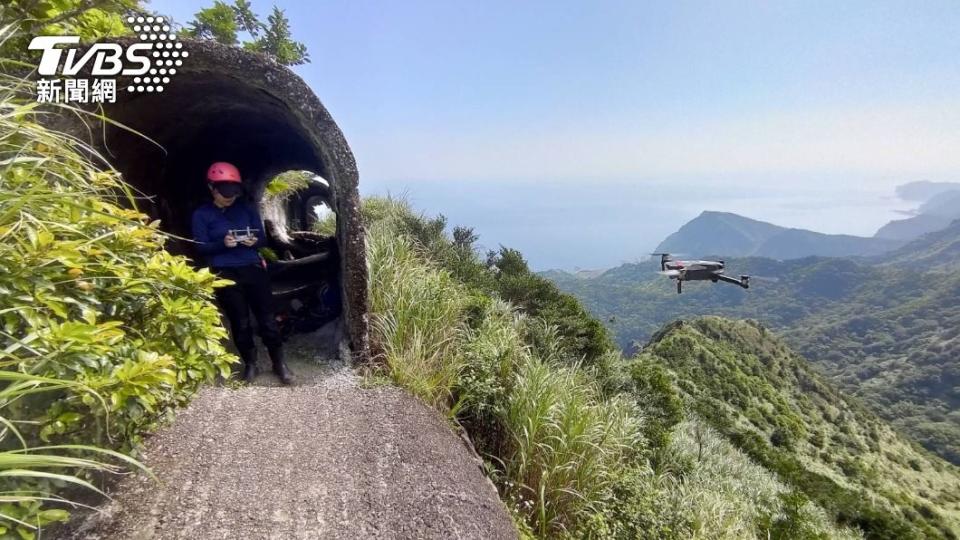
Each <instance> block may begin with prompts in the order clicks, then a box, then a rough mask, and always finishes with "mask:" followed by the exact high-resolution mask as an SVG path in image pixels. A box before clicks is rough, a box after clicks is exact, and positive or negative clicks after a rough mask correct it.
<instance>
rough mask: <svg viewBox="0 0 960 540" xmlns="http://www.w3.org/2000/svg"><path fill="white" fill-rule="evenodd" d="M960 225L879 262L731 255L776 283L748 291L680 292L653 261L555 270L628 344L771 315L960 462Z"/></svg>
mask: <svg viewBox="0 0 960 540" xmlns="http://www.w3.org/2000/svg"><path fill="white" fill-rule="evenodd" d="M958 245H960V223H957V224H954V225H953V226H951V227H950V228H948V229H946V230H944V231H939V232H937V233H931V234H930V235H927V236H925V237H924V238H921V239H919V240H916V241H914V242H912V243H911V244H909V245H908V246H905V247H904V248H902V249H901V250H898V251H897V252H896V254H895V255H896V256H895V257H893V258H892V259H887V258H881V259H878V260H876V261H875V262H871V261H866V260H847V259H829V258H808V259H799V260H793V261H784V262H778V261H773V260H770V259H758V258H754V259H738V260H730V261H727V268H729V269H730V272H731V273H736V274H739V273H744V274H754V275H762V276H772V277H776V278H779V281H778V282H776V283H771V282H763V281H758V282H756V283H755V284H754V285H753V286H752V287H751V288H750V289H749V290H747V291H744V290H741V289H739V288H736V287H728V286H725V285H723V284H719V285H714V284H711V283H690V284H689V286H688V287H685V288H684V292H683V294H682V295H677V294H676V292H675V291H674V289H673V287H671V284H670V283H668V282H667V281H666V280H665V279H664V278H663V277H662V276H659V275H657V274H656V269H657V267H656V264H655V263H654V262H652V261H651V262H647V263H642V264H632V265H624V266H621V267H618V268H614V269H611V270H608V271H607V272H605V273H604V274H603V275H601V276H599V277H596V278H592V279H581V278H577V277H574V276H571V275H561V274H557V273H553V274H551V279H552V280H553V281H554V282H555V283H556V284H557V285H558V286H559V287H560V288H561V289H563V290H565V291H567V292H570V293H572V294H574V295H576V296H577V297H578V298H580V299H581V301H582V302H583V303H584V305H585V306H586V307H587V308H588V309H589V310H590V311H591V313H593V314H594V315H595V316H597V317H598V318H600V319H601V320H603V321H607V322H608V323H609V326H610V328H611V329H612V330H613V332H614V334H615V335H616V339H617V342H618V343H619V344H620V346H621V347H623V348H624V349H626V350H632V349H633V348H634V345H635V344H638V343H643V342H644V341H645V340H647V339H648V338H649V337H650V336H651V335H653V334H654V333H655V332H656V331H657V329H658V328H659V327H660V326H662V325H663V324H666V323H667V322H669V321H671V320H673V319H675V318H678V317H682V318H686V317H697V316H700V315H722V316H726V317H735V318H751V319H757V320H760V321H763V323H764V324H766V325H768V326H770V327H771V328H773V329H775V330H776V331H777V332H779V333H781V334H782V335H783V336H784V339H785V340H786V342H787V343H788V344H790V346H791V347H793V348H794V349H795V350H797V351H798V352H799V353H801V354H803V356H804V357H805V358H807V359H809V360H810V361H811V362H812V363H814V364H815V365H816V366H817V367H818V368H820V369H821V370H822V371H823V372H824V373H825V374H826V375H827V376H829V377H830V378H831V379H832V381H833V382H834V383H835V384H837V385H838V386H839V387H840V388H841V389H842V390H844V391H846V392H848V393H850V394H852V395H855V396H857V397H859V398H860V399H862V400H863V401H864V402H865V403H866V404H867V405H869V406H870V407H872V408H873V410H874V411H875V412H877V413H878V414H879V415H880V416H882V417H883V418H885V419H886V420H887V421H889V422H891V423H893V424H894V426H895V427H897V428H898V429H900V430H902V431H903V432H904V433H907V434H909V435H910V436H911V437H912V438H914V439H915V440H917V441H918V442H920V443H921V444H923V445H924V446H925V447H926V448H928V449H930V450H933V451H934V452H937V453H938V454H939V455H941V456H943V457H945V458H947V459H948V460H950V461H952V462H953V463H955V464H956V463H960V412H958V411H960V363H958V362H957V361H956V359H957V355H958V354H960V340H958V339H957V336H958V332H960V330H958V328H960V277H958V276H957V275H956V274H954V273H951V272H944V271H943V270H944V269H947V268H949V267H950V265H955V263H957V262H960V257H958V255H960V250H958V248H957V246H958Z"/></svg>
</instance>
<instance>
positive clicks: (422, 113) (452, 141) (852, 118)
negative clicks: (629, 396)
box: [150, 0, 960, 268]
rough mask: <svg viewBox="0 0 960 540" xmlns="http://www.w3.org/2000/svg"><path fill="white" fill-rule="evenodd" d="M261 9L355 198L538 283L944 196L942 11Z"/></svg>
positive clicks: (958, 17) (833, 225) (405, 5)
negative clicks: (515, 258) (486, 250)
mask: <svg viewBox="0 0 960 540" xmlns="http://www.w3.org/2000/svg"><path fill="white" fill-rule="evenodd" d="M276 3H277V5H279V6H280V7H281V8H283V9H284V10H285V11H286V13H287V16H288V17H289V18H290V21H291V24H292V27H293V32H294V35H295V37H296V38H298V39H299V40H301V41H303V42H304V43H306V45H307V47H308V49H309V51H310V57H311V60H312V62H311V63H310V64H307V65H305V66H299V67H297V68H295V71H296V72H297V73H298V74H300V75H301V76H302V77H303V78H304V79H305V80H306V81H307V82H308V83H309V84H310V86H311V87H312V88H313V89H314V91H315V92H316V93H317V95H318V96H319V97H320V99H321V100H322V101H323V102H324V104H325V105H326V106H327V107H328V108H329V109H330V111H331V113H332V114H333V115H334V118H335V119H336V120H337V122H338V123H339V124H340V126H341V128H342V129H343V131H344V133H345V134H346V136H347V140H348V141H349V142H350V144H351V147H352V149H353V151H354V153H355V154H356V156H357V161H358V164H359V166H360V171H361V186H362V189H363V191H365V192H368V193H371V192H373V193H382V192H385V191H386V190H390V191H392V192H394V193H399V192H405V193H408V195H409V196H410V197H411V198H412V199H413V200H414V202H415V203H416V204H417V205H418V206H420V207H421V208H422V209H424V210H426V211H429V212H431V213H437V212H443V213H445V214H446V215H448V216H449V217H450V218H451V221H453V222H456V223H464V224H470V225H475V226H476V227H477V229H478V231H479V232H480V233H481V240H482V241H484V242H485V243H486V244H487V245H489V246H492V247H495V246H496V245H497V244H501V243H503V244H507V245H511V246H513V247H518V248H520V249H521V250H522V251H524V252H525V253H527V254H528V256H529V257H530V259H531V261H532V262H533V263H534V266H535V267H539V268H546V267H550V266H563V267H573V266H582V267H595V266H608V265H611V264H616V263H618V262H620V261H623V260H630V259H632V258H635V257H636V256H637V255H638V254H639V253H641V252H642V251H645V250H646V251H648V250H649V248H651V247H653V246H655V245H656V243H657V242H658V241H659V240H660V239H661V238H662V237H663V236H665V234H667V233H669V232H671V231H672V230H675V229H676V228H677V227H679V226H680V225H681V224H682V223H683V222H684V221H686V220H687V219H690V218H692V217H693V216H695V215H696V214H698V213H699V211H701V210H704V209H712V210H730V211H739V212H741V213H745V214H746V215H749V216H750V217H755V218H758V219H766V220H769V221H774V222H776V223H778V224H782V225H788V226H797V227H806V228H811V229H814V230H820V231H823V232H846V233H851V234H863V235H869V234H872V232H873V231H875V230H876V228H878V227H879V226H880V225H882V224H883V223H885V222H886V221H887V220H889V219H892V218H894V217H896V214H895V213H894V211H895V210H897V209H898V208H901V207H902V205H899V203H898V202H897V201H893V200H890V199H889V198H888V196H889V195H892V187H893V186H894V185H896V184H900V183H904V182H909V181H914V180H921V179H929V180H958V179H960V174H958V172H960V151H958V149H960V92H958V90H960V32H958V30H957V29H958V28H960V3H958V2H956V1H949V2H899V3H893V2H876V1H873V2H835V1H833V2H814V1H803V2H800V1H796V2H794V1H784V2H773V1H771V2H677V1H665V2H639V1H608V2H585V1H584V2H568V1H550V2H534V1H528V2H501V1H484V2H461V1H451V0H447V1H417V0H408V1H405V2H386V1H381V2H373V1H363V0H359V1H357V0H343V1H339V0H338V1H328V2H324V1H321V2H289V1H288V2H284V1H279V2H276ZM272 5H273V3H272V2H262V1H254V2H253V6H254V9H255V11H257V12H258V13H260V14H261V15H262V16H263V17H265V16H266V14H267V13H269V10H270V7H271V6H272ZM150 7H151V8H152V9H154V10H156V11H158V12H160V13H164V14H167V15H171V16H173V17H174V19H175V20H177V21H180V22H186V21H188V20H189V19H190V18H191V16H192V14H193V12H194V11H196V9H197V3H196V2H187V1H182V0H175V1H161V0H157V1H154V2H153V3H151V4H150ZM844 201H848V202H849V204H847V203H844ZM838 204H841V207H838V206H837V205H838ZM843 204H846V206H843ZM531 215H535V216H538V217H537V218H536V219H534V220H531V218H530V216H531ZM572 219H575V220H576V222H574V223H571V220H572ZM611 220H613V223H609V226H607V227H606V228H605V226H604V225H603V223H606V222H609V221H611ZM531 221H533V223H531ZM618 223H622V225H618ZM601 230H603V231H608V232H606V233H604V234H606V235H607V236H605V237H604V238H603V239H602V240H595V241H593V242H591V241H590V235H596V234H598V231H601ZM573 233H578V234H580V236H579V237H578V236H576V234H575V235H574V241H575V242H581V243H591V244H592V245H591V247H590V248H589V249H584V250H582V253H580V252H578V253H577V254H576V255H571V253H570V251H571V250H570V249H569V246H568V242H570V240H571V236H570V234H573Z"/></svg>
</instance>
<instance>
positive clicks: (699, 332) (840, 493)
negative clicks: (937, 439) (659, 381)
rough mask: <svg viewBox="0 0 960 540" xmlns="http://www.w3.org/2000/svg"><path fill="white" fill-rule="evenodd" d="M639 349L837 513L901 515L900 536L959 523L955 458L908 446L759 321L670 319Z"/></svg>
mask: <svg viewBox="0 0 960 540" xmlns="http://www.w3.org/2000/svg"><path fill="white" fill-rule="evenodd" d="M639 358H640V361H644V360H646V361H654V362H659V363H661V364H662V365H663V366H664V367H665V368H667V369H668V370H670V372H671V373H672V374H673V375H674V377H675V380H676V384H677V385H678V386H679V387H680V388H681V389H683V391H684V393H685V394H686V395H688V396H689V397H690V398H691V399H692V403H693V406H694V408H695V409H696V410H698V411H699V412H700V413H701V414H703V415H704V416H705V417H707V418H708V419H710V421H711V422H712V423H713V425H715V426H716V427H717V428H718V429H719V430H720V431H721V432H722V433H724V434H725V435H727V436H728V437H730V438H731V439H732V440H734V441H735V442H737V444H738V446H740V447H741V448H743V449H744V450H746V451H747V452H748V453H749V454H750V455H751V456H752V457H754V458H755V459H757V460H758V461H759V462H761V463H763V464H764V465H766V466H767V467H768V468H771V469H772V470H775V471H777V472H778V473H780V475H781V477H783V478H784V479H785V480H786V481H788V482H789V483H791V484H793V485H795V486H797V487H800V488H801V489H803V490H804V491H805V492H806V494H807V495H808V496H809V497H811V498H812V499H813V500H815V501H817V502H819V503H820V504H821V505H822V506H823V507H824V508H826V509H827V510H828V511H829V512H832V513H834V514H835V515H836V516H837V517H838V518H839V519H840V521H841V522H845V523H849V524H854V525H860V526H870V527H873V528H874V529H876V530H884V529H888V530H890V531H891V533H892V532H893V531H896V530H897V529H896V527H897V526H902V525H904V524H906V528H904V529H902V530H900V531H899V532H898V533H897V535H896V536H901V537H909V536H915V537H922V536H930V537H937V536H947V537H948V536H949V534H950V533H949V532H948V531H950V530H952V531H958V530H960V473H958V470H957V468H956V467H954V466H952V465H949V464H947V463H945V462H944V461H942V460H940V459H938V458H936V457H933V456H931V455H929V454H928V453H926V452H925V451H923V450H920V449H917V448H915V447H913V446H912V445H911V444H910V443H909V442H908V441H907V440H905V439H903V438H902V437H901V436H899V435H898V434H897V433H896V432H894V431H893V430H892V429H891V428H890V427H889V426H888V425H887V424H885V423H884V422H883V421H881V420H879V419H878V418H876V417H875V416H873V415H872V414H870V413H869V412H867V411H866V410H865V409H864V408H863V407H862V406H860V405H858V404H857V403H856V402H854V401H852V400H850V399H848V398H846V397H844V396H843V395H842V394H841V393H839V392H838V391H837V390H836V389H834V388H833V387H832V386H831V385H830V384H829V383H828V382H827V381H826V380H825V379H824V378H823V377H821V376H820V375H818V374H817V373H816V372H815V371H814V370H813V369H811V367H810V366H809V365H808V364H807V363H806V362H805V361H804V360H803V359H802V358H801V357H799V356H797V355H796V354H794V353H792V352H791V351H790V350H789V349H788V348H787V347H786V346H785V345H784V344H783V343H782V342H781V341H780V340H778V339H776V338H774V337H773V336H772V335H771V334H770V333H769V332H767V331H766V330H765V329H763V328H762V327H761V326H759V325H753V324H746V323H739V322H732V321H727V320H724V319H720V318H715V317H709V318H702V319H696V320H693V321H691V322H687V323H675V324H672V325H669V326H668V327H666V328H665V329H664V330H663V331H661V332H660V333H658V334H657V335H656V336H655V337H654V338H653V340H652V341H651V343H650V344H649V346H648V347H647V348H646V349H645V350H644V352H643V353H642V354H641V356H640V357H639ZM868 501H872V503H868ZM865 524H866V525H865Z"/></svg>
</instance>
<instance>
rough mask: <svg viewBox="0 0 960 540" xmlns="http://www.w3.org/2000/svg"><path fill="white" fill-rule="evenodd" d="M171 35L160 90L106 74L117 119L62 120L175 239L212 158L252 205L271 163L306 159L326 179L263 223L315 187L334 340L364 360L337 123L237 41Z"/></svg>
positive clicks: (364, 305)
mask: <svg viewBox="0 0 960 540" xmlns="http://www.w3.org/2000/svg"><path fill="white" fill-rule="evenodd" d="M113 41H115V42H117V43H120V44H121V45H128V44H132V43H135V42H136V40H134V39H127V38H122V39H116V40H113ZM182 41H183V43H184V50H186V51H188V52H189V57H188V58H185V59H184V60H183V65H182V66H180V67H178V68H177V73H176V74H175V75H174V76H172V77H171V80H170V82H169V83H168V84H165V85H164V89H163V91H162V92H159V93H158V92H153V93H149V92H142V93H130V92H127V91H126V87H127V85H129V84H133V81H131V80H130V79H131V77H121V78H119V79H118V80H117V100H116V103H113V104H106V105H105V106H104V113H105V115H106V117H108V118H110V119H111V120H112V121H113V122H117V123H120V124H123V125H124V126H126V127H127V128H129V130H128V129H122V128H119V127H117V126H114V125H111V124H110V123H106V124H105V125H99V126H93V129H91V126H89V125H87V126H83V125H80V124H79V123H77V124H75V125H72V126H70V127H68V129H69V130H70V131H72V132H74V133H75V134H76V135H78V136H81V137H83V138H85V139H87V140H90V142H92V144H93V146H94V147H95V148H97V149H98V150H99V151H100V152H101V153H102V154H103V155H104V156H105V157H106V158H107V159H108V160H109V161H110V162H111V164H112V165H113V166H114V167H115V168H116V169H117V170H119V171H120V172H121V173H123V176H124V179H125V180H126V181H127V182H128V183H129V184H131V185H132V186H134V188H136V190H138V191H139V192H140V195H142V197H140V198H139V200H138V203H137V204H138V206H139V207H140V209H141V210H142V211H144V212H145V213H147V214H148V215H150V217H151V218H154V219H160V220H161V228H162V229H164V230H165V231H167V232H169V233H172V234H173V235H176V236H179V237H184V238H189V237H190V217H191V214H192V211H193V209H194V208H196V207H197V205H199V204H200V203H201V202H203V201H206V200H208V199H209V194H208V192H207V188H206V183H205V174H206V168H207V167H208V166H209V164H210V163H211V162H213V161H229V162H231V163H234V164H236V165H237V167H238V168H239V169H240V171H241V174H242V176H243V178H244V184H245V186H246V190H247V193H248V194H249V196H250V197H251V198H252V199H253V200H254V201H255V202H257V203H258V204H259V203H260V201H261V199H262V197H263V195H264V190H265V186H266V184H267V182H268V181H269V180H270V179H271V178H273V177H274V176H275V175H277V174H279V173H281V172H284V171H290V170H306V171H310V172H313V173H315V174H317V175H319V176H321V177H322V178H323V179H325V180H326V181H327V183H328V184H329V187H326V186H323V185H322V184H320V185H312V186H311V188H310V189H309V193H305V194H303V196H301V194H299V193H298V194H296V195H294V197H293V198H292V200H289V201H287V202H286V203H285V205H284V207H283V208H280V212H279V214H280V216H281V221H283V219H282V218H284V217H286V218H287V221H288V222H287V223H273V227H271V226H269V224H268V227H267V229H268V231H271V232H272V234H271V236H275V233H276V230H277V229H278V228H279V230H280V232H281V233H282V232H283V231H285V230H286V229H287V228H288V227H291V226H292V227H294V228H296V227H297V226H298V225H299V226H301V227H302V223H296V222H298V221H302V218H303V213H304V206H305V205H306V204H307V202H308V201H307V200H306V199H307V197H312V198H311V200H314V198H315V197H319V199H320V200H321V201H322V202H325V203H327V204H328V206H329V207H330V209H331V210H332V211H333V212H334V213H335V214H336V218H337V219H336V222H337V226H336V234H335V237H334V238H331V239H329V240H330V248H331V249H330V250H329V251H330V253H327V255H326V257H327V259H328V260H327V264H328V265H334V266H336V268H335V270H336V272H332V273H333V274H335V280H336V282H337V284H338V286H339V295H338V296H339V303H340V304H341V310H340V321H341V323H342V324H340V325H339V331H338V332H337V337H336V339H337V341H338V343H337V344H336V345H337V346H338V347H339V350H340V353H341V355H344V354H349V355H350V356H351V359H352V361H353V362H365V361H367V360H368V359H369V348H368V295H367V267H366V258H365V251H364V233H363V224H362V218H361V215H360V200H359V195H358V191H357V184H358V174H357V168H356V163H355V161H354V157H353V154H352V153H351V151H350V148H349V146H348V145H347V141H346V140H345V139H344V136H343V134H342V132H341V131H340V129H339V128H338V127H337V124H336V123H335V122H334V121H333V118H331V116H330V114H329V113H328V112H327V110H326V108H324V106H323V105H322V104H321V103H320V100H319V99H317V97H316V95H314V93H313V91H312V90H311V89H310V88H309V87H308V86H307V85H306V84H305V83H304V81H303V80H302V79H301V78H300V77H299V76H297V75H296V74H294V73H293V72H292V71H291V70H289V69H288V68H286V67H284V66H281V65H278V64H277V63H276V62H274V61H273V60H271V59H270V58H268V57H266V56H263V55H260V54H257V53H252V52H248V51H244V50H243V49H241V48H237V47H231V46H226V45H222V44H219V43H216V42H212V41H197V40H182ZM130 130H133V131H135V132H138V133H139V134H137V133H133V132H131V131H130ZM147 138H149V139H150V140H148V139H147ZM276 215H277V213H276V212H273V216H272V217H274V219H276ZM264 219H265V220H267V219H268V216H266V215H265V216H264ZM281 236H284V235H282V234H281ZM168 249H169V250H170V251H173V252H177V253H182V254H186V255H191V254H192V253H191V247H190V244H189V242H186V241H177V240H174V241H172V242H170V244H169V246H168ZM337 259H338V260H337ZM301 273H302V272H301ZM309 277H310V276H307V278H309ZM276 294H277V293H276V287H275V296H276Z"/></svg>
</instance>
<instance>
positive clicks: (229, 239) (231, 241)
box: [223, 234, 237, 248]
mask: <svg viewBox="0 0 960 540" xmlns="http://www.w3.org/2000/svg"><path fill="white" fill-rule="evenodd" d="M223 245H225V246H227V247H228V248H232V247H237V239H236V238H234V237H233V235H232V234H228V235H226V236H224V237H223Z"/></svg>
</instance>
